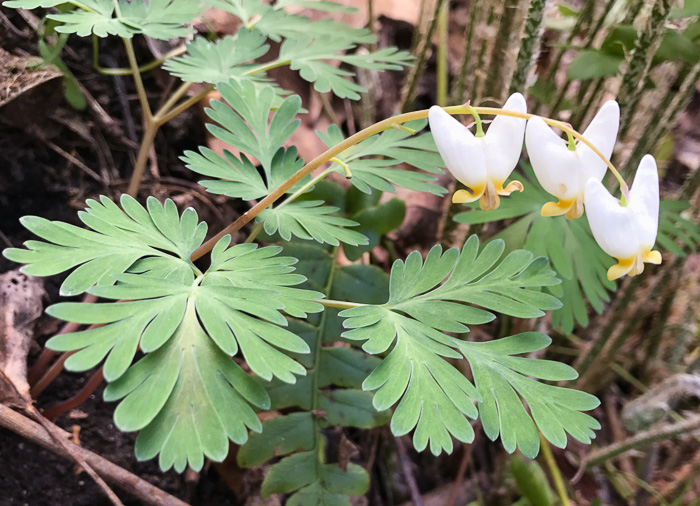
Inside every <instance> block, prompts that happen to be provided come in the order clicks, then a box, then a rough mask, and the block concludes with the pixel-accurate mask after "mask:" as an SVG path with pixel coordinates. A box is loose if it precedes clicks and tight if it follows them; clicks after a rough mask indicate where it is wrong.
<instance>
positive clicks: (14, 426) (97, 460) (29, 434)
mask: <svg viewBox="0 0 700 506" xmlns="http://www.w3.org/2000/svg"><path fill="white" fill-rule="evenodd" d="M45 422H46V424H48V425H40V424H39V423H37V422H34V421H32V420H31V419H29V418H28V417H26V416H24V415H22V414H20V413H17V412H16V411H13V410H11V409H10V408H8V407H7V406H5V405H2V404H0V426H2V427H5V428H7V429H9V430H11V431H13V432H15V433H17V434H19V435H20V436H22V437H25V438H27V439H29V440H30V441H32V442H34V443H36V444H38V445H40V446H43V447H44V448H46V449H48V450H51V451H53V452H54V453H56V454H58V455H61V456H63V457H66V458H71V459H72V458H74V457H76V456H77V457H79V458H80V459H81V460H82V462H83V463H84V464H85V465H83V463H81V464H80V465H81V466H83V467H85V466H87V467H85V469H86V470H87V469H88V467H91V468H92V469H94V470H95V472H96V473H97V474H98V475H99V476H101V477H103V478H104V479H105V480H106V481H108V482H110V483H113V484H114V485H116V486H118V487H119V488H121V489H122V490H124V491H126V492H128V493H130V494H131V495H133V496H135V497H137V498H138V499H140V500H141V501H143V502H144V503H147V504H154V505H159V506H161V505H162V506H187V503H185V502H184V501H181V500H180V499H178V498H176V497H173V496H172V495H170V494H168V493H167V492H164V491H163V490H161V489H159V488H158V487H155V486H153V485H151V484H150V483H148V482H147V481H145V480H143V479H141V478H139V477H138V476H136V475H135V474H133V473H130V472H129V471H127V470H125V469H123V468H121V467H119V466H117V465H116V464H113V463H112V462H110V461H109V460H107V459H105V458H103V457H100V456H99V455H97V454H96V453H93V452H91V451H89V450H86V449H85V448H82V447H80V446H78V445H75V444H73V443H72V442H70V441H69V440H68V434H67V433H65V432H64V431H63V430H61V429H60V428H59V427H57V426H55V425H53V424H52V423H51V422H49V421H48V420H45ZM47 426H48V427H52V429H51V430H53V432H54V433H55V435H56V437H59V438H60V441H61V442H60V443H59V442H57V441H56V440H55V439H54V437H52V436H51V435H50V434H49V432H48V430H49V429H47Z"/></svg>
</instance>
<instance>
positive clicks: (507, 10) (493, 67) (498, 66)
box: [481, 0, 518, 100]
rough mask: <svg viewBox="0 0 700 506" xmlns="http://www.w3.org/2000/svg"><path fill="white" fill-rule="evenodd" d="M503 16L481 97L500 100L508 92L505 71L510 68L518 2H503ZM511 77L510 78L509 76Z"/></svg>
mask: <svg viewBox="0 0 700 506" xmlns="http://www.w3.org/2000/svg"><path fill="white" fill-rule="evenodd" d="M503 3H504V5H503V14H502V15H501V19H500V23H499V25H498V31H497V34H496V40H495V42H494V45H493V49H492V50H491V61H490V63H489V69H488V71H487V73H486V76H487V77H486V82H485V83H484V89H483V92H482V94H481V96H484V95H485V96H488V97H495V98H496V99H498V100H500V99H501V98H503V96H502V95H504V92H505V91H506V86H505V85H506V82H505V80H506V76H505V71H504V69H505V68H507V67H508V65H507V64H508V50H509V48H510V43H511V34H512V32H513V31H514V30H513V25H514V23H515V17H516V14H517V11H518V0H503ZM508 77H510V76H508Z"/></svg>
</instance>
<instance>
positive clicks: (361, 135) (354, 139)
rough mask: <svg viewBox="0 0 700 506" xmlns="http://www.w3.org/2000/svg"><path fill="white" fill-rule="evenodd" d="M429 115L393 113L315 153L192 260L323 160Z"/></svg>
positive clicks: (455, 110)
mask: <svg viewBox="0 0 700 506" xmlns="http://www.w3.org/2000/svg"><path fill="white" fill-rule="evenodd" d="M445 111H447V112H448V113H449V114H466V113H467V110H466V107H465V106H463V105H456V106H451V107H445ZM427 117H428V110H427V109H424V110H421V111H414V112H408V113H404V114H399V115H398V116H393V117H391V118H387V119H385V120H382V121H380V122H379V123H375V124H374V125H372V126H369V127H367V128H365V129H364V130H360V131H359V132H357V133H356V134H354V135H351V136H350V137H348V138H347V139H345V140H344V141H342V142H340V143H338V144H336V145H335V146H333V147H332V148H330V149H328V150H327V151H326V152H324V153H322V154H320V155H318V156H317V157H316V158H314V159H313V160H311V161H310V162H309V163H307V164H306V165H305V166H304V167H302V168H301V169H299V170H298V171H297V172H296V173H295V174H293V175H292V177H290V178H289V179H287V181H285V182H284V183H282V184H281V185H280V186H279V187H278V188H276V189H275V190H273V191H272V192H271V193H270V194H269V195H268V196H267V197H265V198H264V199H262V200H261V201H260V202H258V203H257V204H256V205H254V206H253V207H252V208H251V209H249V210H248V211H247V212H245V213H244V214H243V215H242V216H240V217H239V218H238V219H237V220H236V221H234V222H233V223H231V224H230V225H229V226H228V227H226V228H225V229H223V230H222V231H221V232H219V233H218V234H216V235H215V236H214V237H212V238H211V239H209V240H208V241H207V242H205V243H204V244H202V245H201V246H200V247H199V248H197V249H196V250H195V251H194V253H192V257H191V258H192V260H193V261H194V260H197V259H198V258H201V257H202V256H203V255H205V254H206V253H208V252H209V251H211V249H212V248H213V247H214V245H215V244H216V243H217V242H218V241H219V239H221V238H222V237H223V236H225V235H228V234H231V235H233V234H234V233H236V232H238V231H239V230H240V229H241V228H243V227H244V226H245V225H246V224H247V223H249V222H250V221H251V220H252V219H253V218H255V217H256V216H257V215H258V214H260V213H261V212H262V211H263V210H264V209H265V208H267V207H268V206H270V205H271V204H272V203H274V202H275V201H276V200H277V199H279V198H280V197H281V196H282V195H284V194H285V193H287V191H288V190H289V189H290V188H291V187H292V186H294V185H295V184H297V183H298V182H299V181H301V180H302V179H303V178H304V177H306V176H307V175H308V174H310V173H312V172H313V171H314V170H316V169H318V168H319V167H320V166H321V165H323V164H324V163H326V162H328V161H330V159H331V158H334V157H336V156H338V155H339V154H340V153H342V152H343V151H345V150H346V149H348V148H350V147H351V146H354V145H355V144H357V143H359V142H361V141H363V140H365V139H368V138H369V137H372V136H373V135H375V134H378V133H381V132H383V131H384V130H387V129H389V128H394V126H393V125H394V124H399V123H407V122H409V121H413V120H417V119H424V118H427Z"/></svg>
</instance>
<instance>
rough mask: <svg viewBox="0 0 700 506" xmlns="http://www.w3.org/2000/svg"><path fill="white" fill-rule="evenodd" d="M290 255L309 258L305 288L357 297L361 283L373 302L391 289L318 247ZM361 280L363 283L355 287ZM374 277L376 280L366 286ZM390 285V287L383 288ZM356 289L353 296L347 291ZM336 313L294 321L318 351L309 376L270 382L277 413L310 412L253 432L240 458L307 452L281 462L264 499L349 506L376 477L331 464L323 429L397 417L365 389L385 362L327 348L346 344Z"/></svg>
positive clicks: (298, 247)
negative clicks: (281, 497)
mask: <svg viewBox="0 0 700 506" xmlns="http://www.w3.org/2000/svg"><path fill="white" fill-rule="evenodd" d="M285 253H286V254H291V255H294V256H296V257H298V258H300V259H302V260H301V262H300V263H299V269H300V272H302V273H304V274H306V276H307V277H308V278H309V279H308V280H307V281H306V283H305V285H304V286H307V287H310V288H317V287H320V288H321V289H322V290H323V291H324V293H325V294H326V295H328V296H332V297H340V298H344V294H345V295H347V294H348V293H353V292H354V290H356V289H358V288H359V285H360V284H362V292H363V294H364V300H366V298H367V297H368V296H369V297H370V298H371V297H373V295H372V293H373V292H376V291H377V290H379V291H381V292H384V293H385V292H386V285H387V284H388V279H387V278H386V275H385V274H384V273H383V272H382V271H381V270H379V269H377V268H376V267H371V266H367V265H348V266H337V265H335V262H334V257H333V256H332V255H331V254H329V253H328V252H326V251H325V250H324V249H323V248H321V247H320V246H316V245H311V244H294V243H292V244H290V245H287V246H286V247H285ZM377 271H378V273H379V275H376V274H377ZM362 272H364V274H363V273H362ZM353 279H356V280H358V281H356V282H355V283H353V281H352V280H353ZM369 279H372V282H371V283H364V282H361V281H359V280H369ZM382 283H383V284H384V286H381V287H378V286H379V285H381V284H382ZM353 284H355V285H356V286H355V287H354V288H353V287H352V285H353ZM375 285H376V286H375ZM348 288H349V289H350V291H345V292H344V290H347V289H348ZM384 293H382V294H384ZM332 311H335V310H332ZM328 316H329V310H326V311H324V313H323V314H322V315H320V318H318V319H314V320H312V319H308V320H307V321H298V320H293V321H292V322H291V324H290V328H291V329H292V330H293V331H294V332H295V334H297V335H299V336H300V337H302V338H303V339H304V340H305V341H306V342H307V343H308V345H309V347H310V348H311V353H310V354H309V355H308V356H307V357H306V360H304V361H303V362H302V363H304V365H305V366H306V367H307V368H308V371H307V375H306V376H305V377H302V378H300V380H299V381H297V382H296V383H295V384H293V385H291V384H285V383H282V382H281V381H279V380H273V381H272V382H270V383H269V384H268V385H267V391H268V393H269V395H270V399H271V409H275V410H281V409H290V408H296V409H302V410H304V411H302V412H296V413H289V414H285V415H282V416H279V417H277V418H274V419H272V420H268V421H266V422H265V423H263V427H262V432H261V433H260V434H252V435H251V437H250V439H249V441H248V442H247V443H246V444H244V445H243V446H242V447H241V449H240V451H239V453H238V463H239V464H240V465H242V466H245V467H254V466H257V465H260V464H262V463H263V462H266V461H268V460H270V459H271V458H272V457H273V456H275V455H279V456H283V455H289V454H291V453H294V452H301V453H294V454H293V455H291V456H290V457H286V458H284V459H282V460H281V461H279V462H278V463H276V464H274V465H273V466H272V467H271V469H270V471H269V472H268V474H267V476H266V477H265V481H264V482H263V486H262V494H263V495H267V494H272V493H281V492H284V493H292V492H294V495H292V497H291V498H290V499H289V502H290V503H292V504H307V501H311V503H310V504H348V501H349V499H348V498H347V495H359V494H363V493H364V492H365V491H366V488H367V485H366V484H367V483H368V477H367V475H366V473H365V472H364V470H363V469H362V468H360V467H359V466H355V465H354V464H349V465H348V467H347V473H346V472H344V471H343V469H342V468H344V466H345V465H347V460H348V458H347V456H346V457H345V458H339V459H340V461H339V463H338V464H337V465H336V464H328V463H326V460H325V459H326V456H325V444H324V442H325V439H324V433H323V432H322V429H324V428H327V427H331V426H345V427H358V428H370V427H375V426H377V425H381V424H384V423H386V422H387V421H388V420H389V418H390V413H389V412H388V411H377V410H376V409H375V408H374V405H373V404H372V394H371V393H369V392H364V391H362V390H360V387H361V385H362V382H363V381H364V380H365V378H366V377H367V375H368V374H369V373H370V372H371V371H372V370H373V369H374V368H375V367H376V366H377V365H378V364H379V363H380V361H379V359H377V358H376V357H372V356H369V355H367V354H366V353H364V352H362V351H361V350H358V349H357V348H350V347H324V346H323V343H324V342H334V341H337V340H338V339H340V332H339V331H337V330H336V329H337V323H336V322H335V320H333V321H331V320H329V319H328ZM312 321H313V323H312ZM300 466H303V467H300ZM315 501H332V502H321V503H318V502H315Z"/></svg>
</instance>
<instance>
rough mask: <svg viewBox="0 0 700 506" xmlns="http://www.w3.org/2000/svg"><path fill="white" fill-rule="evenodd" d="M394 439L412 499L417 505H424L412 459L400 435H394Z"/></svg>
mask: <svg viewBox="0 0 700 506" xmlns="http://www.w3.org/2000/svg"><path fill="white" fill-rule="evenodd" d="M394 441H396V449H397V450H398V452H399V461H400V462H401V471H402V472H403V477H404V479H405V480H406V485H408V490H410V491H411V499H412V500H413V504H414V505H415V506H423V499H422V498H421V496H420V491H419V490H418V485H417V484H416V479H415V477H414V476H413V471H412V470H411V461H410V460H409V458H408V455H407V454H406V447H405V446H404V444H403V440H402V439H401V438H400V437H396V436H394Z"/></svg>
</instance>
